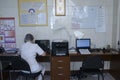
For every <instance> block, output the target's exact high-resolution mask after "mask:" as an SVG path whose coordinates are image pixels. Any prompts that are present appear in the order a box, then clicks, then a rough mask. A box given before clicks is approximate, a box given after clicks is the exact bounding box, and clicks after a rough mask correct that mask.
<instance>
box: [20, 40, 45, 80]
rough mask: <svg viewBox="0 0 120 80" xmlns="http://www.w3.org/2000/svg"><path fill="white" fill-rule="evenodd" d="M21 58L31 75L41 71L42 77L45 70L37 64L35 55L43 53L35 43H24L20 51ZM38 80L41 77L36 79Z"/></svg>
mask: <svg viewBox="0 0 120 80" xmlns="http://www.w3.org/2000/svg"><path fill="white" fill-rule="evenodd" d="M20 51H21V52H20V55H21V57H22V58H23V59H24V60H26V61H27V62H28V64H29V65H30V69H31V72H32V73H35V72H38V71H40V70H42V74H43V75H44V72H45V68H44V67H43V66H42V65H41V64H40V63H38V62H37V60H36V55H37V54H38V55H42V54H43V53H44V51H43V50H42V49H41V48H40V47H39V46H38V45H37V44H35V43H31V42H26V43H24V44H23V45H22V46H21V50H20ZM38 80H41V76H39V77H38Z"/></svg>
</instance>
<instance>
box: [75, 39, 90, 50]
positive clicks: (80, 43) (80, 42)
mask: <svg viewBox="0 0 120 80" xmlns="http://www.w3.org/2000/svg"><path fill="white" fill-rule="evenodd" d="M90 46H91V40H90V39H76V48H77V49H90Z"/></svg>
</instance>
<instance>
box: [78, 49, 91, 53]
mask: <svg viewBox="0 0 120 80" xmlns="http://www.w3.org/2000/svg"><path fill="white" fill-rule="evenodd" d="M79 52H80V54H90V51H89V50H88V49H79Z"/></svg>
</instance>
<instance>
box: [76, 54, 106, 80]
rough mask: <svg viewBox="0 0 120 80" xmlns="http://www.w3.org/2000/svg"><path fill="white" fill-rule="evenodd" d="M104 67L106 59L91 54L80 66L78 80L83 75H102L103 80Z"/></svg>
mask: <svg viewBox="0 0 120 80" xmlns="http://www.w3.org/2000/svg"><path fill="white" fill-rule="evenodd" d="M103 69H104V61H103V60H102V59H101V58H100V57H98V56H89V57H87V58H86V59H85V60H84V61H83V63H82V67H80V70H79V73H78V74H77V77H78V80H81V78H83V77H87V76H88V75H95V74H97V75H98V80H99V75H101V76H102V80H104V76H103Z"/></svg>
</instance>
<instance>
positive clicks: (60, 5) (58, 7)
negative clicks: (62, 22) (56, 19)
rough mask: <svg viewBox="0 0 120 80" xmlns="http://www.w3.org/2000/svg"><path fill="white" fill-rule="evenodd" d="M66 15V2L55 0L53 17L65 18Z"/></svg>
mask: <svg viewBox="0 0 120 80" xmlns="http://www.w3.org/2000/svg"><path fill="white" fill-rule="evenodd" d="M65 14H66V0H55V15H56V16H65Z"/></svg>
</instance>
